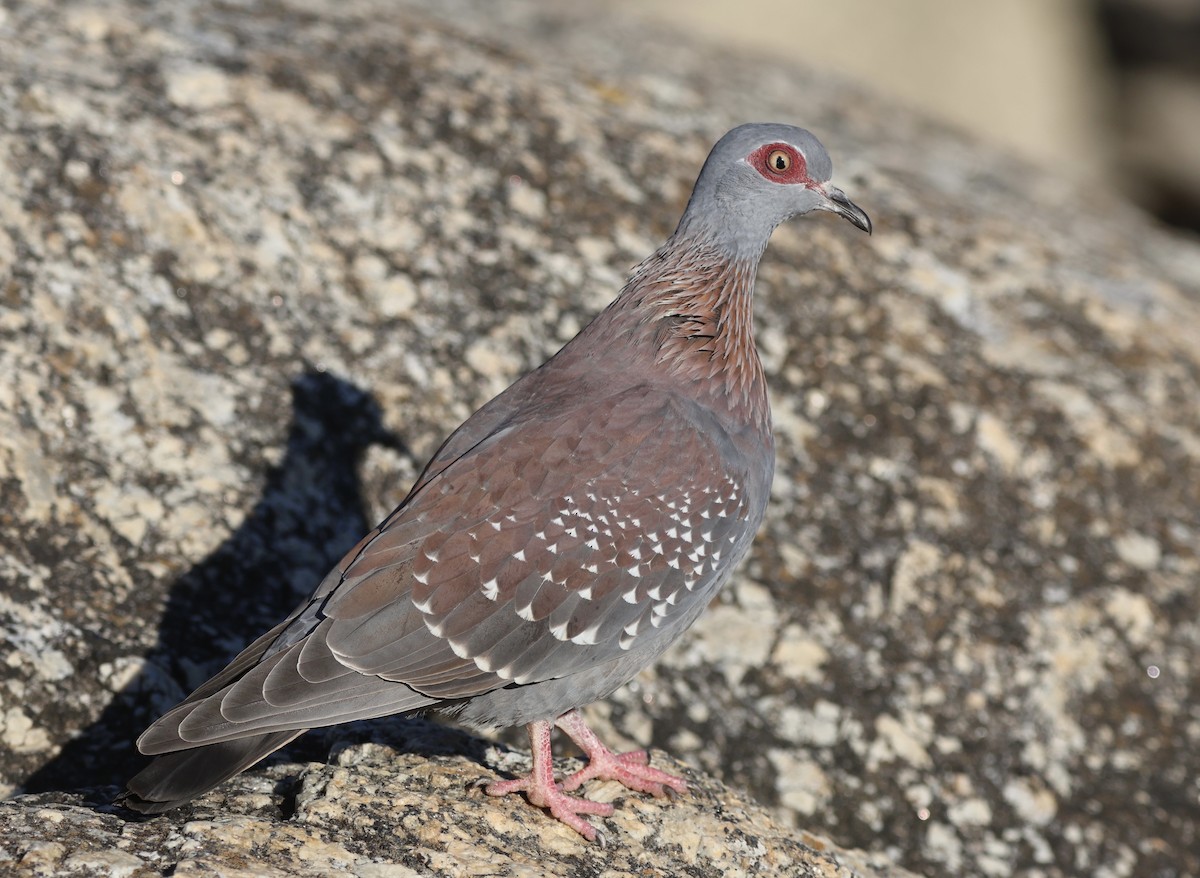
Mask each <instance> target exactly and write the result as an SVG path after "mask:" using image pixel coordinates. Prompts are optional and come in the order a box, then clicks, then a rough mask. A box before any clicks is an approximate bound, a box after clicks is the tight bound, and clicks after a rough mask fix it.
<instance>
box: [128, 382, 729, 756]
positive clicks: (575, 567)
mask: <svg viewBox="0 0 1200 878" xmlns="http://www.w3.org/2000/svg"><path fill="white" fill-rule="evenodd" d="M705 417H706V416H705V415H704V413H703V411H702V410H700V409H699V407H698V406H696V405H695V404H694V403H690V402H687V401H685V400H682V399H680V398H679V397H677V396H675V395H673V394H670V393H667V392H665V391H661V390H655V389H652V388H648V387H638V388H634V389H631V390H626V391H623V392H618V393H614V394H612V395H610V396H609V397H607V398H605V399H603V400H602V401H601V402H599V403H598V404H597V403H596V402H595V401H592V402H591V403H589V404H588V405H586V406H585V405H582V404H580V405H575V406H570V405H567V406H559V407H558V408H557V409H556V410H554V411H547V410H544V409H543V410H538V409H536V408H535V409H533V410H528V409H527V410H525V411H523V412H522V414H521V416H520V417H519V418H517V419H514V420H513V421H510V422H508V423H501V424H499V425H498V426H497V427H496V429H494V430H493V431H492V432H491V433H490V434H489V435H487V436H486V437H485V438H483V439H482V440H480V441H478V442H476V443H475V444H474V445H472V446H471V447H469V448H467V449H466V450H464V451H463V453H462V454H461V456H459V457H458V458H456V459H454V460H453V461H452V462H449V463H446V462H444V461H443V462H442V468H441V470H440V471H439V472H437V473H436V474H435V475H433V476H432V477H426V478H423V480H422V481H421V482H419V483H418V486H417V488H416V489H415V490H414V492H413V493H412V494H410V495H409V497H408V498H407V499H406V500H405V502H404V503H403V504H402V505H401V506H400V507H399V508H398V509H397V510H396V511H395V512H393V513H392V514H391V515H390V516H389V517H388V518H387V519H386V520H385V521H384V522H383V523H382V524H381V525H380V527H379V528H378V529H376V530H375V531H373V532H372V533H371V534H369V535H368V536H367V537H365V538H364V539H363V540H362V541H361V542H360V543H359V545H358V546H356V547H355V548H354V549H353V550H351V552H350V553H349V554H347V556H346V557H345V559H343V561H342V563H341V564H339V565H338V567H337V568H335V569H334V570H333V571H331V573H330V575H329V576H328V577H326V579H325V581H324V582H323V583H322V584H321V586H320V587H318V589H317V591H316V593H315V594H314V595H313V597H312V599H311V600H310V601H309V602H308V603H307V604H306V605H305V606H304V607H302V608H301V609H300V610H299V611H298V612H297V613H294V614H293V616H292V617H291V618H290V619H289V620H288V621H286V622H284V623H282V624H281V625H280V626H278V627H277V628H276V629H275V630H274V631H273V632H271V633H272V634H274V638H273V639H272V641H271V642H270V643H269V645H267V646H265V647H264V643H266V641H267V639H268V636H269V635H265V636H264V637H263V638H260V639H259V640H258V641H256V643H255V644H253V645H252V646H251V647H249V648H247V650H246V651H245V652H243V654H242V655H241V656H239V657H238V658H236V659H235V660H234V662H233V666H235V667H237V668H238V672H237V673H230V671H228V670H227V671H224V672H222V673H221V674H219V675H218V676H217V678H214V681H211V682H210V683H209V684H205V686H204V687H202V691H203V692H204V693H205V696H204V697H201V698H196V697H195V696H193V697H192V698H189V700H188V701H186V702H184V703H183V704H182V705H180V706H179V707H177V708H175V709H174V710H173V711H171V712H170V713H168V714H167V715H166V716H164V717H163V718H162V719H160V720H159V721H158V722H157V723H155V724H154V725H153V726H152V727H151V728H150V729H148V730H147V731H146V733H145V734H144V735H143V736H142V738H141V739H139V742H138V743H139V747H140V748H141V749H142V751H143V752H145V753H161V752H168V751H171V750H177V749H181V748H184V747H191V746H196V745H198V744H207V743H214V742H218V741H225V740H232V739H236V738H240V737H245V736H247V735H258V734H263V733H268V732H277V731H282V730H286V729H296V728H312V727H315V726H320V725H332V724H335V723H339V722H345V721H348V720H352V719H364V718H368V717H373V716H382V715H386V714H391V713H399V712H404V711H408V710H414V709H418V708H421V707H425V706H429V705H433V704H436V703H438V702H442V701H445V700H454V699H462V698H467V697H470V696H472V695H477V694H480V693H482V692H487V691H490V690H492V689H496V688H499V687H502V686H506V685H510V684H513V683H516V684H528V683H535V682H539V681H543V680H548V679H553V678H558V677H564V676H567V675H569V674H571V673H575V672H578V671H580V670H584V669H586V668H589V667H593V666H595V665H597V664H601V663H603V662H606V661H610V660H612V659H614V658H616V657H618V656H620V655H621V654H623V653H625V652H627V651H628V650H630V649H634V648H640V647H642V646H647V647H651V646H652V645H653V644H654V642H656V641H658V640H659V639H660V638H663V637H673V636H674V635H675V634H676V633H677V629H678V628H679V627H680V625H679V620H681V619H684V618H686V619H690V618H693V617H694V615H695V613H694V612H688V611H687V610H688V609H689V608H691V609H694V608H695V606H696V604H694V603H693V602H694V601H699V602H703V603H707V601H708V600H709V598H710V597H711V592H712V586H713V584H714V583H717V584H719V579H718V577H717V574H716V573H715V570H716V568H717V565H718V562H720V561H721V558H722V557H723V556H728V557H727V562H728V561H730V560H733V561H736V558H737V557H739V556H740V555H741V553H742V552H744V551H745V548H746V546H748V544H749V540H750V538H751V537H752V536H753V534H752V533H748V532H747V531H748V529H747V528H746V527H745V526H744V519H745V518H746V516H747V514H748V513H747V511H746V504H745V501H744V499H743V494H744V481H745V478H746V473H745V472H744V471H741V470H739V469H738V468H737V467H732V468H731V467H730V466H729V461H730V459H740V456H738V455H736V454H731V448H732V446H731V444H730V443H729V442H728V440H727V439H725V438H724V434H723V432H722V431H720V430H714V429H713V426H712V424H711V423H709V422H704V423H702V421H703V420H704V418H705ZM721 566H722V567H724V566H725V565H721ZM218 683H220V684H222V685H217V684H218Z"/></svg>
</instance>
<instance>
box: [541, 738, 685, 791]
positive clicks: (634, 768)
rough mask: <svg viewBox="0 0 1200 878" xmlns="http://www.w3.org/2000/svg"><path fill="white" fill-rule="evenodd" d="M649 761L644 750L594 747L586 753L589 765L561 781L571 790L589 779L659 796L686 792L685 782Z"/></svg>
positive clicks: (565, 788)
mask: <svg viewBox="0 0 1200 878" xmlns="http://www.w3.org/2000/svg"><path fill="white" fill-rule="evenodd" d="M649 762H650V757H649V756H648V755H647V754H646V751H645V750H631V751H630V752H628V753H613V752H612V751H611V750H608V749H607V748H605V749H597V750H595V751H593V752H592V753H590V754H588V764H587V765H586V766H584V767H583V768H581V769H580V770H579V771H577V772H575V773H574V774H572V775H571V776H570V777H568V778H567V779H566V780H565V781H563V785H562V787H563V789H564V790H567V791H570V790H577V789H579V788H580V787H581V786H583V785H584V784H585V783H587V782H588V781H589V780H615V781H616V782H617V783H619V784H621V785H622V786H624V787H626V788H627V789H631V790H636V791H637V792H639V793H648V794H650V795H652V796H657V797H660V798H661V797H663V796H666V795H668V792H667V791H668V790H669V791H670V795H671V796H672V797H674V796H676V795H679V794H681V793H685V792H687V781H685V780H684V779H683V778H681V777H676V776H675V775H673V774H668V773H667V772H665V771H661V770H660V769H657V768H653V767H651V766H650V764H649Z"/></svg>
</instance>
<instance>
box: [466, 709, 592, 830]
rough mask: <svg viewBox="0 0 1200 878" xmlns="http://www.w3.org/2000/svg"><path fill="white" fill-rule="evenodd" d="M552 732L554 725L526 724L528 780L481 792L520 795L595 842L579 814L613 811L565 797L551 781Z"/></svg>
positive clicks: (518, 779) (552, 772) (552, 770)
mask: <svg viewBox="0 0 1200 878" xmlns="http://www.w3.org/2000/svg"><path fill="white" fill-rule="evenodd" d="M553 729H554V725H553V724H552V723H550V722H547V721H545V720H541V721H538V722H535V723H530V724H529V746H530V749H531V750H532V751H533V770H532V771H531V772H530V773H529V775H528V777H519V778H516V779H515V780H505V781H497V782H496V783H493V784H488V786H487V787H485V788H484V792H486V793H487V794H488V795H489V796H506V795H508V794H509V793H516V792H523V793H525V798H527V799H529V801H530V803H531V804H534V805H536V806H537V807H539V808H549V809H550V813H551V814H552V815H554V816H555V817H557V818H558V819H559V820H561V821H562V822H563V823H565V824H567V826H569V827H571V828H572V829H574V830H575V831H576V832H578V833H579V834H580V835H582V836H583V837H584V838H586V839H587V840H588V841H595V840H596V828H595V827H594V826H592V825H591V824H590V823H588V822H587V821H586V820H584V819H583V818H582V817H580V816H579V815H580V814H597V815H599V816H601V817H608V816H609V815H610V814H612V812H613V806H612V805H607V804H605V803H603V802H591V801H588V800H587V799H581V798H579V797H578V796H568V795H567V794H566V793H564V792H563V791H562V789H561V788H560V786H559V785H558V784H556V783H555V782H554V757H553V756H552V755H551V752H550V732H551V731H553ZM568 734H570V733H569V732H568ZM572 789H574V787H572Z"/></svg>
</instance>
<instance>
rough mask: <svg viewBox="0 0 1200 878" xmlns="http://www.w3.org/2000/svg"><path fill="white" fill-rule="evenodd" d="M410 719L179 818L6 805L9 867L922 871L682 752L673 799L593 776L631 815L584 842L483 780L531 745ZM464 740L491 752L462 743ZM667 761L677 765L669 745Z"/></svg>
mask: <svg viewBox="0 0 1200 878" xmlns="http://www.w3.org/2000/svg"><path fill="white" fill-rule="evenodd" d="M409 732H410V733H411V734H410V735H409V736H408V737H405V738H398V739H397V738H393V739H392V740H391V741H388V742H387V743H379V742H378V740H379V739H383V740H386V739H387V738H388V736H387V734H386V733H384V734H383V735H380V736H377V741H376V742H373V743H368V744H356V745H349V746H346V745H345V744H344V742H343V743H340V744H335V745H334V749H333V756H332V758H331V759H330V761H329V762H328V763H326V762H325V761H322V762H319V763H310V764H307V765H304V764H294V763H279V764H275V765H272V766H270V767H269V768H267V769H265V770H259V771H255V772H252V773H250V774H246V775H243V776H241V777H239V778H236V779H235V780H234V781H231V782H230V783H229V784H227V785H225V786H223V787H222V788H221V789H220V790H219V791H217V792H215V793H213V794H210V795H209V796H206V797H205V798H204V799H203V800H202V801H201V802H199V803H196V804H194V805H190V806H187V807H185V808H182V809H180V810H179V811H177V812H175V813H174V814H173V815H172V816H171V817H169V818H161V817H160V818H156V819H151V820H135V821H127V820H126V819H125V817H126V816H127V815H124V816H122V815H123V814H124V812H118V811H117V809H114V808H112V807H111V806H107V805H104V804H99V801H102V797H101V799H99V800H98V799H97V798H96V797H95V796H93V797H91V798H89V797H83V796H80V795H79V794H76V793H43V794H40V795H28V796H22V797H20V798H18V799H16V800H14V801H11V802H0V872H3V874H5V875H8V874H12V872H14V871H15V872H16V873H17V874H19V875H30V876H39V875H57V874H72V875H77V874H81V873H83V874H89V873H90V874H96V875H105V876H108V875H122V876H128V878H141V876H150V875H158V874H163V873H167V872H169V874H171V875H174V876H180V875H187V876H199V875H214V876H230V878H232V876H243V875H244V876H286V875H300V876H310V875H311V876H318V875H355V876H360V878H417V876H440V875H454V876H460V875H462V876H500V875H503V876H511V878H539V876H543V875H555V876H565V878H586V876H601V875H603V876H612V878H624V876H629V878H634V876H638V878H651V876H664V878H668V876H670V878H673V876H710V875H722V876H725V875H728V876H747V878H748V876H764V878H769V876H776V875H787V876H811V878H912V873H911V872H907V871H905V870H903V869H899V868H896V867H894V866H892V865H890V864H889V863H888V862H887V860H886V857H885V856H884V855H878V854H877V855H874V856H871V855H867V854H863V853H862V852H847V851H842V850H839V849H837V848H836V847H834V846H833V845H831V844H830V843H829V842H827V841H825V840H823V839H820V838H816V837H813V836H808V835H805V834H803V833H797V832H795V831H794V830H792V829H790V828H789V827H786V826H783V825H781V824H780V823H779V822H778V821H776V820H774V819H772V817H771V815H770V814H769V813H768V812H767V811H766V809H764V808H763V807H762V806H761V805H757V804H755V803H753V802H751V801H749V800H748V799H747V798H746V796H745V795H744V794H740V793H737V792H734V791H732V790H730V789H728V788H726V787H724V786H722V785H721V784H719V783H718V782H716V781H714V780H712V779H711V778H707V777H705V776H704V775H700V774H697V773H696V772H694V771H690V770H688V769H687V767H686V766H685V765H684V764H682V763H675V764H674V765H672V766H671V768H672V770H678V771H682V772H684V773H686V774H687V777H688V780H689V782H690V784H691V790H690V792H689V794H688V795H687V796H686V797H685V798H681V799H679V800H678V801H676V802H675V803H673V804H671V805H669V806H666V805H664V804H663V803H661V802H656V801H654V800H653V799H649V798H647V797H644V796H637V795H633V796H630V795H627V791H626V790H625V789H624V788H623V787H621V786H619V785H617V784H612V783H606V784H592V785H591V786H590V787H588V788H587V790H586V792H587V794H588V796H589V797H590V798H593V799H595V800H597V801H607V802H615V803H616V805H617V813H616V815H614V817H613V818H611V819H610V820H609V821H607V826H606V828H605V834H606V837H607V840H606V842H605V843H604V844H586V843H583V842H582V841H581V840H580V838H579V836H578V835H577V834H576V833H575V831H574V830H572V829H569V828H568V827H566V826H564V825H562V824H558V823H556V822H555V821H551V820H547V819H546V818H545V817H544V816H543V815H542V814H541V813H539V812H538V811H536V810H535V809H533V808H531V807H529V806H528V805H525V804H522V803H517V802H515V801H512V802H511V803H510V802H505V803H497V802H496V800H495V799H491V798H489V797H488V796H486V795H484V793H483V792H482V791H481V789H480V784H481V783H484V782H487V781H488V780H490V779H491V778H493V777H494V776H495V775H494V772H493V770H492V768H489V766H493V767H494V768H496V769H499V770H501V771H506V770H508V771H518V770H521V771H528V769H529V758H528V755H527V754H526V755H519V754H516V753H513V752H511V751H505V750H503V749H501V748H497V747H489V748H485V747H484V745H483V742H481V741H479V740H478V739H469V738H466V737H465V736H463V735H457V734H454V733H447V732H446V731H445V730H444V729H438V730H435V729H433V728H432V727H430V726H428V725H427V724H423V723H415V724H414V728H411V729H409ZM431 742H434V746H433V747H432V748H431V747H429V746H426V745H427V744H429V743H431ZM448 743H449V744H451V746H450V747H447V744H448ZM396 744H399V747H400V749H397V747H396V746H395V745H396ZM455 749H457V750H459V751H466V752H469V753H471V754H472V756H473V757H474V758H475V759H476V760H478V761H473V760H471V759H464V758H463V756H462V755H461V753H459V754H454V755H448V752H447V751H450V750H455ZM414 750H415V751H417V752H413V751H414ZM654 761H655V762H656V763H660V764H670V760H669V759H666V758H665V757H664V756H663V755H662V754H661V753H656V754H655V755H654ZM485 762H486V763H487V765H485V764H484V763H485ZM579 764H580V763H575V767H578V765H579ZM563 767H564V769H566V768H568V767H570V766H568V765H565V764H564V766H563Z"/></svg>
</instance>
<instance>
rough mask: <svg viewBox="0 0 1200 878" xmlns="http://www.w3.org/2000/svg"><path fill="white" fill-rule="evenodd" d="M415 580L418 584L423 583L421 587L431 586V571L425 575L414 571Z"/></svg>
mask: <svg viewBox="0 0 1200 878" xmlns="http://www.w3.org/2000/svg"><path fill="white" fill-rule="evenodd" d="M413 579H415V580H416V581H417V582H419V583H421V585H429V571H428V570H427V571H425V572H424V573H417V572H416V571H415V570H414V571H413ZM421 612H423V613H425V612H428V610H422V611H421Z"/></svg>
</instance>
